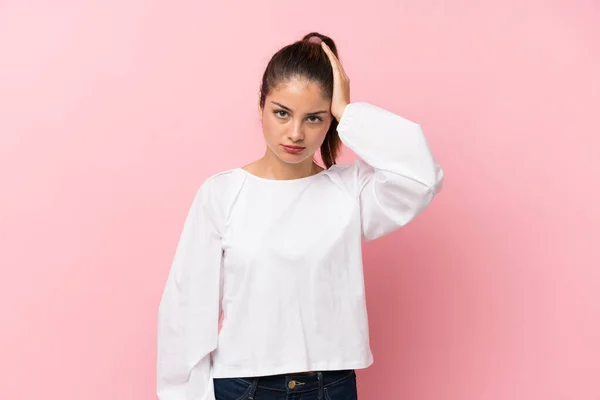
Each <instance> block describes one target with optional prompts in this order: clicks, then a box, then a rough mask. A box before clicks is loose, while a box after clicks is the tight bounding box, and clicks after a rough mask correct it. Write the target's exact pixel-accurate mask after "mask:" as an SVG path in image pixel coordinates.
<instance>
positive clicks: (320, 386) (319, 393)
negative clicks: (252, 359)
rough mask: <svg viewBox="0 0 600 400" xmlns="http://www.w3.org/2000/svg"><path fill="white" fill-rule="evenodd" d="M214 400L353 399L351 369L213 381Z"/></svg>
mask: <svg viewBox="0 0 600 400" xmlns="http://www.w3.org/2000/svg"><path fill="white" fill-rule="evenodd" d="M214 386H215V397H216V400H357V398H358V394H357V391H356V373H355V372H354V370H343V371H318V372H311V373H308V374H287V375H272V376H260V377H252V378H215V379H214Z"/></svg>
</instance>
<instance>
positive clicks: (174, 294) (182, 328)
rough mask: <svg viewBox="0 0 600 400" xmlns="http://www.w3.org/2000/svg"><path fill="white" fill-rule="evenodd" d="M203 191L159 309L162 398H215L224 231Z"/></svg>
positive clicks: (190, 216)
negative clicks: (213, 367)
mask: <svg viewBox="0 0 600 400" xmlns="http://www.w3.org/2000/svg"><path fill="white" fill-rule="evenodd" d="M211 216H212V213H210V212H209V210H208V188H207V185H206V184H205V185H203V187H201V188H200V190H198V192H197V193H196V196H195V198H194V201H193V203H192V206H191V208H190V210H189V213H188V215H187V218H186V220H185V223H184V227H183V231H182V233H181V237H180V239H179V243H178V245H177V249H176V251H175V256H174V260H173V264H172V266H171V270H170V272H169V276H168V278H167V282H166V286H165V288H164V292H163V295H162V298H161V301H160V305H159V311H158V353H157V395H158V398H159V399H160V400H214V399H215V397H214V389H213V381H212V376H211V360H210V353H211V352H212V351H213V350H214V349H215V348H216V346H217V335H218V320H219V301H220V299H219V296H220V269H221V256H222V249H221V243H220V235H219V233H218V231H217V228H216V226H215V224H214V222H213V220H212V218H211Z"/></svg>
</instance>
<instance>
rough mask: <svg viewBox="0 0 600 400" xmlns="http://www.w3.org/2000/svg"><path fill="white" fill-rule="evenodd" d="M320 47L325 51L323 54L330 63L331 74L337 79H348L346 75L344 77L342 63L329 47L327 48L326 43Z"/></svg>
mask: <svg viewBox="0 0 600 400" xmlns="http://www.w3.org/2000/svg"><path fill="white" fill-rule="evenodd" d="M321 47H322V48H323V50H324V51H325V54H327V57H329V61H330V62H331V66H332V68H333V74H334V75H337V77H339V78H342V79H348V75H346V72H345V71H344V68H343V67H342V63H341V62H340V60H339V59H338V58H337V57H336V56H335V54H334V53H333V51H331V49H330V48H329V46H327V43H325V42H321Z"/></svg>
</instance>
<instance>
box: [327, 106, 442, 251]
mask: <svg viewBox="0 0 600 400" xmlns="http://www.w3.org/2000/svg"><path fill="white" fill-rule="evenodd" d="M338 133H339V135H340V139H341V140H342V142H343V143H344V144H345V145H346V146H347V147H349V148H350V149H351V150H352V151H354V153H356V155H358V156H359V157H360V158H361V159H362V161H360V160H359V161H357V162H356V163H355V164H354V167H355V168H354V173H355V179H356V182H357V186H356V189H357V191H358V193H357V196H358V197H359V200H360V206H361V222H362V234H363V237H364V238H365V239H366V240H372V239H376V238H378V237H381V236H383V235H385V234H388V233H390V232H392V231H394V230H395V229H397V228H399V227H401V226H403V225H405V224H407V223H408V222H410V221H411V220H412V219H413V218H415V217H416V216H417V215H418V214H419V213H420V212H421V211H423V210H424V209H425V207H427V205H428V204H429V203H430V202H431V201H432V200H433V198H434V196H435V195H436V194H437V193H438V192H439V191H440V190H441V188H442V182H443V177H444V174H443V171H442V169H441V168H440V166H439V165H438V163H437V162H436V160H435V159H434V156H433V155H432V153H431V150H430V148H429V144H428V143H427V140H426V139H425V136H424V135H423V131H422V129H421V126H420V125H419V124H417V123H414V122H411V121H409V120H407V119H405V118H403V117H400V116H399V115H396V114H394V113H392V112H390V111H387V110H384V109H382V108H379V107H376V106H374V105H372V104H369V103H351V104H348V106H346V109H345V110H344V113H343V115H342V117H341V118H340V121H339V125H338Z"/></svg>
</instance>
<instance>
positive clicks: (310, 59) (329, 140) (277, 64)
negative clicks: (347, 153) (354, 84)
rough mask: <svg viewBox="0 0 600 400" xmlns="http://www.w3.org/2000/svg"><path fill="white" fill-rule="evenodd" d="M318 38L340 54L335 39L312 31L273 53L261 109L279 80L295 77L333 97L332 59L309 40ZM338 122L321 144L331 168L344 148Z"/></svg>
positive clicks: (331, 127)
mask: <svg viewBox="0 0 600 400" xmlns="http://www.w3.org/2000/svg"><path fill="white" fill-rule="evenodd" d="M314 36H316V37H318V38H320V39H321V40H322V41H324V42H325V44H327V45H328V46H329V48H330V49H331V50H332V51H333V53H334V54H335V55H336V57H337V56H338V53H337V48H336V46H335V43H334V42H333V40H331V38H329V37H327V36H325V35H321V34H320V33H318V32H311V33H308V34H306V35H304V37H303V38H302V40H298V41H296V42H294V43H292V44H290V45H287V46H285V47H283V48H282V49H281V50H279V51H278V52H277V53H275V54H274V55H273V57H272V58H271V60H270V61H269V63H268V64H267V68H266V69H265V72H264V74H263V78H262V84H261V86H260V108H261V109H262V108H264V106H265V98H266V97H267V95H268V94H269V93H270V92H271V90H273V88H275V87H276V86H277V85H278V84H279V83H281V82H285V81H287V80H289V79H291V78H295V77H301V78H306V79H308V80H311V81H315V82H317V83H318V84H319V85H320V86H321V93H322V94H323V96H325V97H328V98H331V96H332V94H333V70H332V69H331V62H330V61H329V58H328V57H327V54H326V53H325V51H324V50H323V49H322V48H321V45H320V44H319V43H314V42H312V41H308V39H309V38H311V37H314ZM337 126H338V121H337V120H336V119H335V118H333V120H332V121H331V126H330V127H329V130H328V131H327V135H326V136H325V140H324V141H323V144H322V145H321V158H322V159H323V162H324V163H325V166H326V167H327V168H329V167H331V166H332V165H334V164H335V159H336V157H337V155H338V153H339V150H340V147H341V141H340V137H339V135H338V133H337Z"/></svg>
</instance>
